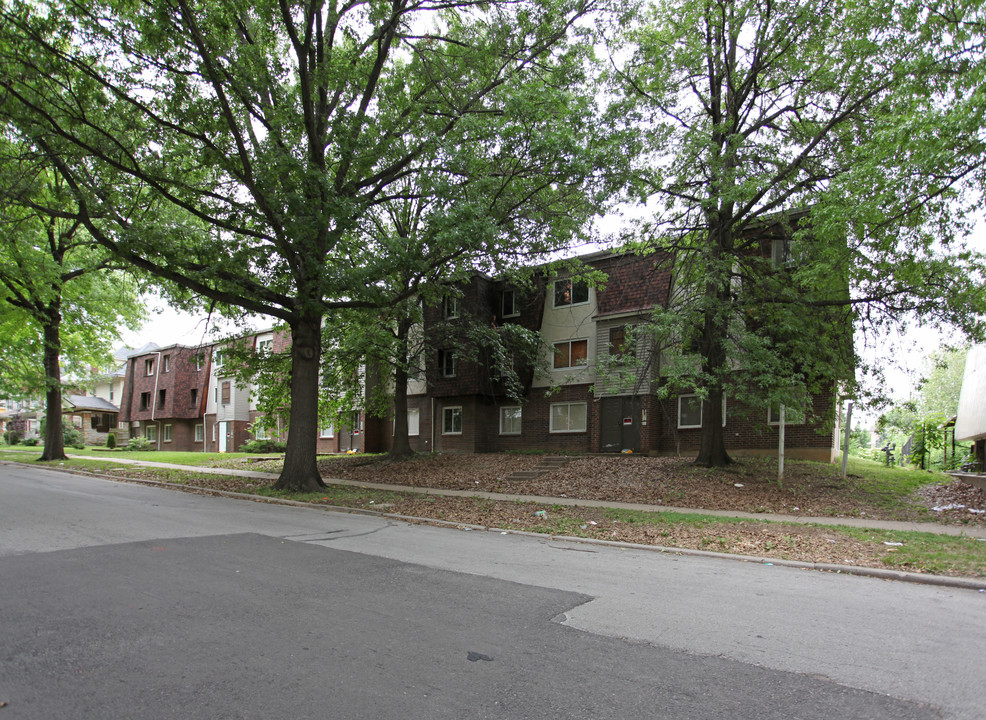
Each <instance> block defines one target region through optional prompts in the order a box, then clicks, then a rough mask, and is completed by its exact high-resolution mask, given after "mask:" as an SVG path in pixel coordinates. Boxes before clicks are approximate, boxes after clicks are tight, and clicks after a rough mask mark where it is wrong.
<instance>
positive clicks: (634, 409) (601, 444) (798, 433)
mask: <svg viewBox="0 0 986 720" xmlns="http://www.w3.org/2000/svg"><path fill="white" fill-rule="evenodd" d="M583 261H584V262H585V263H586V264H587V265H588V266H590V267H591V268H592V269H594V270H600V271H602V272H604V273H606V275H607V281H606V283H605V287H604V289H599V290H597V289H596V288H593V287H590V286H589V285H588V284H586V283H584V282H580V281H579V280H578V279H577V278H575V279H573V278H571V277H568V276H566V275H564V274H562V275H558V276H552V277H544V276H543V277H541V278H540V279H539V280H538V282H537V285H536V288H535V289H534V290H533V291H526V292H523V293H522V292H520V291H518V290H516V289H514V288H511V287H509V286H507V285H504V284H503V282H501V281H498V280H495V279H491V278H489V277H485V276H481V275H477V276H475V277H474V278H473V279H472V280H471V281H470V282H469V283H468V284H467V285H466V286H464V287H463V288H462V294H461V296H460V297H458V298H457V299H455V300H453V301H449V302H446V303H444V304H443V305H442V306H441V307H430V308H426V311H425V323H424V334H425V336H426V337H428V338H430V339H431V342H430V343H429V345H430V349H429V351H428V355H427V357H426V359H425V373H424V375H423V376H422V377H420V378H416V379H415V378H412V379H411V380H410V381H409V383H408V427H409V435H410V441H411V447H412V448H413V449H414V450H416V451H424V452H427V451H435V452H502V451H508V450H529V449H544V450H551V451H574V452H621V451H623V450H632V451H633V452H637V453H639V452H644V453H650V454H673V453H677V452H682V453H689V452H694V451H697V449H698V446H699V440H700V436H701V425H702V417H701V414H702V404H701V402H700V401H699V398H698V396H697V395H695V394H694V393H692V392H682V393H680V394H675V395H672V396H671V397H667V398H663V399H662V398H659V397H658V396H657V394H656V392H655V390H656V388H657V387H659V386H660V384H661V382H662V378H661V374H660V357H659V355H654V354H653V349H652V348H651V346H650V345H649V344H648V343H647V342H645V341H644V340H643V339H638V340H637V341H636V343H635V344H634V346H633V347H628V341H627V338H628V334H627V330H628V328H630V327H631V326H633V325H634V324H636V323H641V322H646V321H647V320H648V319H649V317H650V314H651V313H652V311H653V310H654V309H655V308H656V307H662V306H664V307H666V306H667V303H668V301H669V297H670V293H671V292H672V276H671V272H670V271H669V270H667V269H661V268H662V267H663V266H658V265H657V264H656V263H655V259H654V257H653V256H651V257H649V258H648V257H641V256H637V255H633V254H616V253H597V254H594V255H591V256H587V257H585V258H583ZM466 323H479V324H483V325H490V324H492V325H495V326H500V325H504V324H508V323H520V324H522V325H524V326H525V327H527V328H529V329H534V330H538V331H540V333H541V335H542V337H543V339H544V341H545V344H546V346H547V356H546V357H545V358H544V359H543V360H544V362H543V365H544V367H546V368H547V371H546V372H542V373H535V372H534V370H533V369H532V368H526V369H519V374H520V375H521V376H522V380H523V382H524V383H525V390H526V392H525V397H524V399H523V402H521V403H518V402H515V401H511V400H508V399H507V397H506V396H505V394H504V393H503V388H502V387H501V386H500V385H499V384H498V383H497V381H496V379H495V378H494V376H493V373H491V371H490V363H489V360H488V358H485V357H484V356H483V353H482V352H481V351H480V352H478V353H477V352H473V353H470V354H468V356H467V355H466V354H463V353H462V352H461V346H458V347H457V341H456V339H455V331H454V328H455V326H456V324H463V325H464V324H466ZM449 328H452V330H451V332H450V331H449ZM439 337H447V340H444V341H443V340H439V339H438V338H439ZM443 342H444V343H447V344H446V345H444V346H443ZM436 345H437V346H438V347H435V346H436ZM628 353H632V354H633V355H634V356H636V358H637V360H638V361H639V362H636V363H633V364H632V367H633V370H632V371H629V372H624V373H623V374H622V376H621V377H620V380H619V381H616V380H614V377H615V374H614V373H613V372H612V371H611V370H610V371H608V372H601V371H600V368H601V367H604V366H611V364H612V363H613V362H617V363H619V358H620V357H625V356H626V354H628ZM834 404H835V397H834V389H833V393H832V394H831V395H828V394H826V395H819V396H815V397H813V398H811V405H812V413H811V415H812V416H814V417H816V418H827V417H831V415H832V412H833V410H834ZM775 414H776V412H775V411H767V412H766V413H753V412H751V411H748V409H746V408H742V407H740V406H738V405H734V404H732V403H730V401H729V400H728V398H727V400H726V403H725V405H724V408H723V422H724V426H723V427H724V429H725V434H726V446H727V449H728V450H729V451H730V452H732V453H734V454H774V453H776V449H777V444H778V423H777V419H778V418H776V417H775ZM761 415H764V416H763V417H761ZM371 422H374V421H371ZM392 427H393V425H392V420H391V421H388V422H387V423H385V426H384V427H382V428H379V429H378V431H377V432H375V433H373V437H374V438H377V439H379V441H380V444H379V449H385V448H388V447H390V445H391V443H392V432H393V431H392ZM824 427H825V426H824V423H823V422H808V423H806V422H804V419H803V418H800V419H799V417H798V416H797V415H795V414H793V413H789V417H788V419H787V421H786V422H785V447H786V453H787V454H788V456H789V457H799V458H806V459H815V460H823V461H830V460H831V459H832V458H833V457H834V453H835V452H836V448H837V444H838V440H837V437H836V435H837V431H836V430H835V429H830V430H825V429H824ZM368 449H378V448H377V447H373V448H369V447H368Z"/></svg>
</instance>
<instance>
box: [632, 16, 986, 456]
mask: <svg viewBox="0 0 986 720" xmlns="http://www.w3.org/2000/svg"><path fill="white" fill-rule="evenodd" d="M982 14H983V9H982V6H981V4H980V3H974V2H950V1H949V2H937V1H935V2H931V3H926V2H896V1H895V2H890V1H889V0H887V1H885V2H876V3H847V2H842V0H795V1H794V2H788V3H780V4H779V3H773V2H770V1H769V0H666V1H664V2H660V3H656V4H654V5H653V6H652V7H651V8H650V10H649V11H648V13H647V16H646V20H645V22H643V23H642V24H640V25H630V26H629V27H628V29H627V30H626V32H625V34H624V35H623V39H624V40H625V41H626V42H627V43H628V47H627V50H626V52H625V53H624V54H623V55H621V54H617V55H615V57H616V58H617V59H618V60H619V58H621V57H628V58H629V59H627V60H626V61H625V62H622V61H614V67H615V70H614V73H613V77H614V79H615V80H616V81H617V82H618V83H619V86H620V87H621V89H622V93H623V97H624V98H625V107H626V111H625V113H624V115H625V117H627V118H628V121H629V122H631V123H636V124H639V125H640V126H641V127H642V128H643V129H644V130H645V132H646V134H647V137H648V142H649V144H648V149H647V152H646V153H645V154H644V155H642V159H641V162H640V164H639V186H638V192H639V195H640V197H641V198H642V199H643V200H645V201H646V202H647V203H648V207H649V208H650V210H651V211H652V219H651V220H650V221H649V222H647V223H645V224H644V225H643V227H642V228H641V231H640V235H641V237H642V239H643V241H644V243H645V244H648V245H650V246H652V247H656V248H659V249H662V250H666V251H669V252H670V257H671V258H672V262H673V263H674V267H675V272H676V274H677V292H676V295H675V301H674V302H673V303H672V307H670V308H669V309H668V310H669V311H670V313H665V316H668V315H670V316H672V317H670V318H669V317H664V318H663V319H661V320H659V322H658V323H656V324H657V325H658V326H661V325H663V326H664V327H665V328H670V330H673V332H674V334H671V333H670V332H669V333H666V337H668V338H670V339H669V340H668V341H667V342H666V345H667V346H668V350H669V352H670V351H671V350H672V349H674V348H677V350H676V352H681V349H682V348H683V349H684V351H685V352H686V353H688V352H689V351H690V352H692V353H694V355H695V356H697V357H698V358H699V360H698V361H697V366H696V363H691V365H687V364H686V365H684V366H682V365H679V367H683V368H684V369H682V370H681V371H680V372H679V373H678V375H677V377H674V378H672V379H673V380H676V381H677V382H678V383H679V384H685V385H688V386H690V387H694V388H695V389H696V390H697V391H698V392H699V393H700V394H702V395H703V396H704V397H705V401H704V402H705V406H704V412H703V433H702V448H701V451H700V453H699V458H698V461H699V462H701V463H703V464H723V463H726V462H729V456H728V454H727V453H726V451H725V446H724V437H723V433H722V427H721V423H720V422H719V421H718V417H719V413H718V412H716V411H714V408H718V407H719V406H720V404H721V402H722V397H723V394H724V393H725V394H728V395H730V396H731V397H737V396H739V397H743V396H744V395H745V399H746V400H747V401H749V402H756V401H758V400H757V399H758V398H759V402H760V403H770V402H785V403H796V402H797V398H798V397H799V396H800V397H801V398H806V397H808V396H810V393H811V392H812V391H819V390H822V389H824V386H825V385H826V384H827V386H828V391H829V392H832V393H834V392H835V388H834V385H835V384H836V383H842V384H843V385H844V387H845V388H846V390H847V391H849V392H852V386H853V384H854V371H855V369H856V367H857V366H858V365H859V364H860V362H861V361H860V358H859V357H858V355H857V354H856V353H854V351H853V348H852V335H851V333H852V326H853V324H854V323H856V324H868V325H869V326H871V327H886V326H887V325H889V324H891V323H893V324H896V323H900V322H902V321H903V319H904V318H905V317H907V316H918V317H921V318H923V319H925V320H931V321H934V322H943V323H949V324H953V325H955V326H957V327H959V328H960V329H962V330H963V331H966V332H968V333H970V334H971V335H973V336H977V335H980V334H981V333H982V331H983V320H984V312H986V291H984V285H983V278H984V272H983V271H984V268H986V262H984V258H983V257H982V256H981V255H979V254H976V253H973V252H972V251H970V250H968V249H967V248H966V247H964V245H963V243H962V242H961V240H960V238H961V237H962V234H963V232H964V230H965V229H966V227H967V223H968V218H969V217H970V216H969V212H970V210H971V209H972V208H973V207H974V206H975V204H976V201H977V199H978V197H979V194H978V191H980V190H981V189H982V187H983V178H984V172H983V170H984V162H986V154H984V135H983V128H984V110H986V90H984V88H986V84H984V79H986V78H984V70H986V63H984V46H983V36H982V32H981V30H982V27H983V24H982V23H983V17H982ZM667 365H668V366H669V367H674V366H675V365H674V363H673V362H672V363H667ZM669 387H671V386H669ZM749 390H753V392H749ZM806 391H807V393H806ZM801 402H802V403H803V402H804V400H803V399H802V400H801Z"/></svg>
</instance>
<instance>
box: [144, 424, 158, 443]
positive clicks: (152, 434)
mask: <svg viewBox="0 0 986 720" xmlns="http://www.w3.org/2000/svg"><path fill="white" fill-rule="evenodd" d="M144 437H145V438H147V439H148V440H149V441H150V442H157V425H145V426H144Z"/></svg>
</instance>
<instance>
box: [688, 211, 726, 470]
mask: <svg viewBox="0 0 986 720" xmlns="http://www.w3.org/2000/svg"><path fill="white" fill-rule="evenodd" d="M710 227H711V228H712V229H711V231H710V233H709V242H710V243H711V244H712V253H711V255H712V259H711V267H710V268H709V272H708V275H709V279H708V280H707V281H706V283H705V297H704V299H703V300H704V310H703V315H704V323H703V329H702V343H701V345H702V374H703V375H704V376H705V377H706V378H707V379H708V380H707V383H708V384H707V390H708V395H707V397H706V399H705V401H704V402H703V407H702V438H701V442H700V445H699V451H698V457H697V458H695V463H696V464H697V465H703V466H705V467H724V466H726V465H729V464H730V463H732V462H733V459H732V458H731V457H729V454H728V453H727V452H726V434H725V432H724V431H723V427H722V396H723V389H722V379H723V374H724V373H725V372H726V370H727V367H728V362H727V357H726V337H727V333H728V331H729V312H728V307H729V304H730V302H731V298H730V283H729V267H728V263H729V257H730V255H729V253H730V251H731V250H732V246H733V242H732V233H731V231H730V230H729V229H728V226H726V225H724V224H722V222H721V220H720V219H719V218H716V220H714V221H713V222H710ZM724 257H725V258H726V259H725V260H724V259H723V258H724ZM724 263H726V264H725V265H724Z"/></svg>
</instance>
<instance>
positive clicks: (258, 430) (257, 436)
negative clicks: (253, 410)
mask: <svg viewBox="0 0 986 720" xmlns="http://www.w3.org/2000/svg"><path fill="white" fill-rule="evenodd" d="M253 438H254V440H266V439H267V428H265V427H264V426H263V425H254V426H253Z"/></svg>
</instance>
